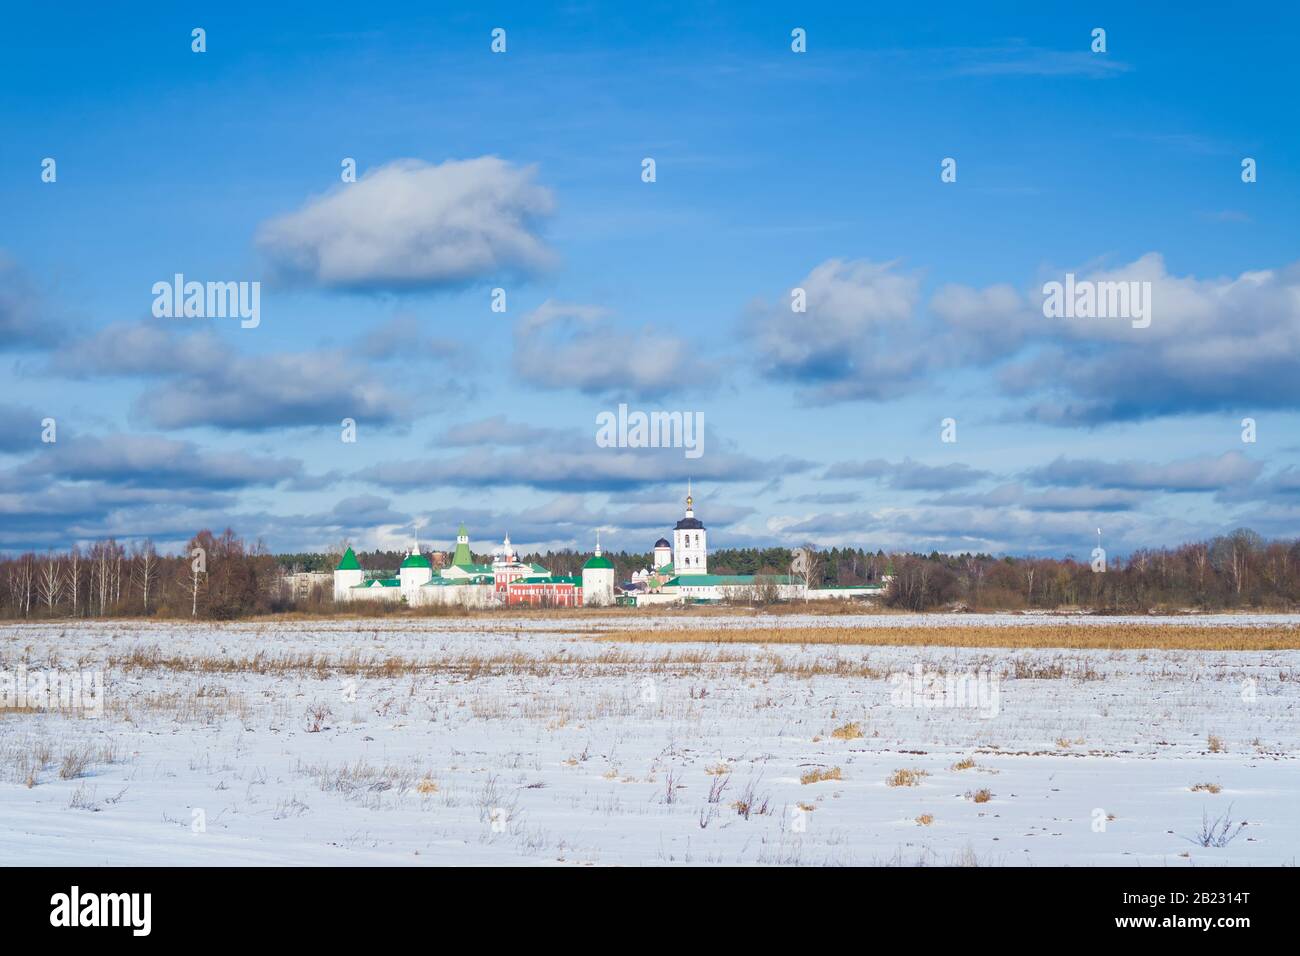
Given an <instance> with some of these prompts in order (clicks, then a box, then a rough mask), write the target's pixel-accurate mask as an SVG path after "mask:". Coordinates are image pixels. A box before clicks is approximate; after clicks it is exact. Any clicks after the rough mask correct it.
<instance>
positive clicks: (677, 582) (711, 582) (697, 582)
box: [663, 574, 803, 588]
mask: <svg viewBox="0 0 1300 956" xmlns="http://www.w3.org/2000/svg"><path fill="white" fill-rule="evenodd" d="M760 578H761V579H762V582H761V583H764V584H766V583H767V582H768V581H772V582H774V583H776V584H802V583H803V582H802V581H801V580H800V579H799V578H792V577H790V575H788V574H770V575H769V574H679V575H677V576H676V577H675V578H673V579H672V580H671V581H666V582H665V583H664V585H663V586H664V587H666V588H670V587H674V586H676V587H681V586H683V585H685V586H688V587H690V586H694V587H720V586H731V587H750V586H753V585H755V584H758V583H760V581H759V579H760Z"/></svg>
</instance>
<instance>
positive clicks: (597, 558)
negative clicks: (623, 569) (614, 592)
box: [582, 554, 614, 569]
mask: <svg viewBox="0 0 1300 956" xmlns="http://www.w3.org/2000/svg"><path fill="white" fill-rule="evenodd" d="M582 567H583V568H584V569H586V568H610V569H613V567H614V562H613V561H611V560H609V558H607V557H605V556H604V555H603V554H593V555H592V556H591V557H590V558H588V559H587V563H586V564H584V565H583V566H582Z"/></svg>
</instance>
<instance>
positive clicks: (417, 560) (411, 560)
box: [402, 554, 433, 568]
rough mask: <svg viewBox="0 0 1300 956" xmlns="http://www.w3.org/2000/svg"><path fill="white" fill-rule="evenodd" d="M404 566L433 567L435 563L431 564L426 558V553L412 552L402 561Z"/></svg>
mask: <svg viewBox="0 0 1300 956" xmlns="http://www.w3.org/2000/svg"><path fill="white" fill-rule="evenodd" d="M402 567H404V568H431V567H433V565H432V564H430V563H429V559H428V558H426V557H425V556H424V555H422V554H410V555H407V557H406V560H405V561H403V562H402Z"/></svg>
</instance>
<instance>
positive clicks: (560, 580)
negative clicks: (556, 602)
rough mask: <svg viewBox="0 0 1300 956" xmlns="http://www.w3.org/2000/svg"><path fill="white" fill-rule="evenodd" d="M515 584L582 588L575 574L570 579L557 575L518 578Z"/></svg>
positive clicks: (580, 580) (580, 581)
mask: <svg viewBox="0 0 1300 956" xmlns="http://www.w3.org/2000/svg"><path fill="white" fill-rule="evenodd" d="M516 583H517V584H576V585H577V586H579V587H581V586H582V578H580V577H578V576H577V575H576V574H575V575H573V576H572V577H565V576H564V575H558V574H546V575H541V574H539V575H537V576H535V577H527V578H520V579H519V580H518V581H517V582H516Z"/></svg>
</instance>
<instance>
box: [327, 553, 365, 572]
mask: <svg viewBox="0 0 1300 956" xmlns="http://www.w3.org/2000/svg"><path fill="white" fill-rule="evenodd" d="M334 570H335V571H360V570H361V564H360V562H358V561H357V556H356V554H354V553H353V551H352V549H351V548H348V549H347V550H346V551H344V552H343V557H342V558H341V559H340V560H339V566H338V567H337V568H335V569H334Z"/></svg>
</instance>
